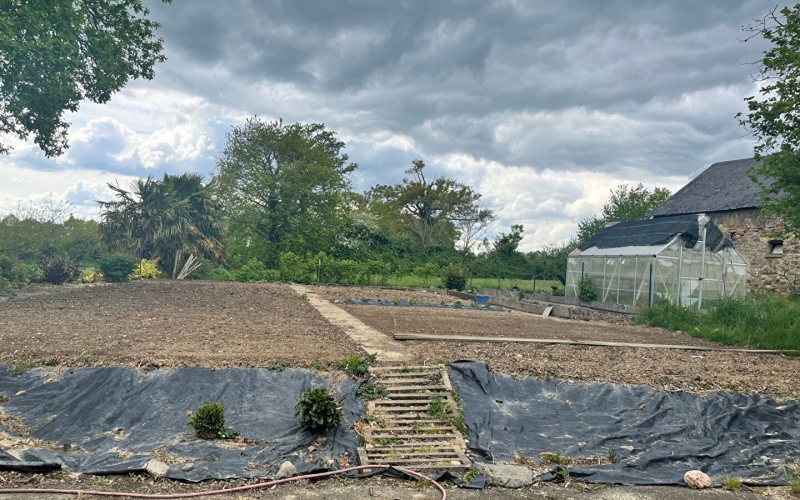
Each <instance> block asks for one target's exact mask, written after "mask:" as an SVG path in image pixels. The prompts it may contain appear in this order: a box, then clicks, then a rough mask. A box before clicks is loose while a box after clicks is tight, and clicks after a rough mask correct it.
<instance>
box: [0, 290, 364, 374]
mask: <svg viewBox="0 0 800 500" xmlns="http://www.w3.org/2000/svg"><path fill="white" fill-rule="evenodd" d="M357 351H358V347H357V346H356V344H355V343H353V342H352V341H351V340H350V338H349V337H348V336H347V335H346V334H344V333H343V332H342V331H341V330H339V329H338V328H336V327H334V326H332V325H331V324H330V323H328V322H327V321H326V320H325V319H324V318H323V317H322V316H320V315H319V313H317V311H316V310H315V309H314V308H313V307H312V306H311V305H309V304H308V302H306V301H303V300H301V299H300V298H299V297H298V296H297V294H296V293H294V292H293V291H292V290H291V289H290V288H288V287H286V286H283V285H270V284H255V283H253V284H250V283H221V282H201V281H139V282H133V283H124V284H115V285H106V286H85V287H75V288H70V289H67V290H62V291H60V292H58V293H48V294H33V295H30V296H24V297H23V296H20V297H18V298H15V299H11V300H7V301H5V302H2V303H0V359H5V360H15V359H20V358H35V359H37V360H39V362H47V363H48V364H72V365H76V364H77V365H81V364H92V365H102V364H113V365H128V366H151V367H152V366H167V367H175V366H186V365H198V364H199V365H205V366H218V367H225V366H266V365H267V364H271V363H277V362H279V361H284V360H285V361H288V363H289V366H293V367H296V366H303V367H308V366H311V363H312V362H314V361H338V360H340V359H342V358H344V357H346V356H348V355H350V354H352V353H354V352H357Z"/></svg>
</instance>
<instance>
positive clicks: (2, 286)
mask: <svg viewBox="0 0 800 500" xmlns="http://www.w3.org/2000/svg"><path fill="white" fill-rule="evenodd" d="M4 293H8V294H9V295H15V294H16V292H15V291H14V289H13V288H11V282H10V281H8V278H6V277H4V276H0V294H4Z"/></svg>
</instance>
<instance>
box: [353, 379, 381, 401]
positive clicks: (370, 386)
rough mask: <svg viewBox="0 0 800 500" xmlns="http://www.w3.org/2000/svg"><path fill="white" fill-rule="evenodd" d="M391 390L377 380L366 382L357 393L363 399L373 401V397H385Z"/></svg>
mask: <svg viewBox="0 0 800 500" xmlns="http://www.w3.org/2000/svg"><path fill="white" fill-rule="evenodd" d="M388 394H389V392H388V391H387V390H386V388H385V387H382V386H380V385H378V384H376V383H375V382H367V383H366V384H364V385H362V386H361V387H359V388H358V391H356V395H357V396H358V397H360V398H361V399H364V400H366V401H372V400H373V399H383V398H385V397H386V396H387V395H388Z"/></svg>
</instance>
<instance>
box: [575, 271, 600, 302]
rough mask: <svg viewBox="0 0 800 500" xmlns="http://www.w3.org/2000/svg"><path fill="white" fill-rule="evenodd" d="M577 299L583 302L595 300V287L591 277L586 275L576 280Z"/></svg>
mask: <svg viewBox="0 0 800 500" xmlns="http://www.w3.org/2000/svg"><path fill="white" fill-rule="evenodd" d="M578 298H579V299H580V300H582V301H584V302H592V301H595V300H597V287H596V286H595V285H594V280H593V279H592V277H591V276H589V275H588V274H585V275H584V276H583V277H582V278H581V279H579V280H578Z"/></svg>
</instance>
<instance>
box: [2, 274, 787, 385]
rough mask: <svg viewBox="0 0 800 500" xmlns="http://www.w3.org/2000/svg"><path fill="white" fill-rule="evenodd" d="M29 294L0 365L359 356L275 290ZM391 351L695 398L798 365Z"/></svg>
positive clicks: (511, 332) (415, 326)
mask: <svg viewBox="0 0 800 500" xmlns="http://www.w3.org/2000/svg"><path fill="white" fill-rule="evenodd" d="M313 290H314V292H316V293H317V294H318V295H319V296H320V297H321V298H324V299H328V300H332V299H333V300H336V299H345V298H359V299H360V298H376V299H382V300H392V299H393V298H394V297H398V298H401V299H410V298H411V297H412V296H413V295H416V296H418V297H420V298H421V300H425V298H428V297H425V294H427V293H428V292H406V291H399V290H382V289H378V288H344V287H313ZM34 292H35V293H32V294H29V295H26V296H23V295H22V294H21V295H20V297H18V298H15V299H11V300H8V301H5V302H0V360H5V361H14V360H19V359H24V358H34V359H35V360H37V363H38V364H42V363H47V364H61V365H72V366H80V365H85V364H91V365H103V364H108V365H126V366H140V367H158V366H164V367H178V366H186V365H204V366H216V367H227V366H262V367H263V366H267V365H269V364H272V363H277V362H279V361H287V362H288V363H289V366H291V367H310V366H311V364H312V363H314V362H315V361H318V362H323V361H338V360H341V359H343V358H344V357H346V356H348V355H350V354H352V353H354V352H358V346H357V345H356V343H355V342H353V341H352V340H351V339H350V337H349V336H348V335H347V334H346V333H345V332H344V331H343V330H341V329H340V328H338V327H336V326H333V325H332V324H331V323H329V322H328V321H327V320H326V319H325V318H323V317H322V316H321V315H320V314H319V313H318V312H317V311H316V310H315V309H314V308H313V307H312V306H311V304H310V303H309V302H307V301H303V300H301V299H300V298H299V297H298V294H297V293H295V292H294V291H293V290H292V289H291V288H289V287H288V286H286V285H277V284H275V285H271V284H256V283H252V284H250V283H222V282H198V281H183V282H175V281H141V282H134V283H126V284H118V285H104V286H84V287H71V288H67V289H58V290H52V291H49V292H48V291H46V290H44V291H34ZM56 292H57V293H56ZM430 295H431V297H430V298H440V296H438V295H433V294H430ZM362 296H363V297H362ZM423 297H425V298H423ZM445 299H447V300H448V301H449V302H451V303H452V302H454V301H455V300H454V298H453V297H447V298H445ZM439 301H441V300H439ZM341 307H342V309H344V310H346V311H348V312H349V313H350V314H352V315H353V316H355V317H356V318H358V319H360V320H361V321H363V322H364V323H365V324H367V325H368V326H370V327H372V328H374V329H375V330H377V331H378V332H380V333H381V334H383V335H386V336H387V337H388V338H391V333H392V331H393V329H394V321H395V320H397V328H398V330H400V331H404V332H410V333H439V334H455V333H458V334H474V335H490V336H497V335H502V336H530V337H539V338H562V339H573V340H581V339H598V340H608V341H618V342H647V343H669V344H687V345H709V344H710V342H708V341H705V340H701V339H696V338H693V337H689V336H686V335H681V334H675V333H672V332H666V331H664V330H660V329H654V328H648V327H639V326H632V325H612V324H608V323H601V322H587V321H565V320H558V319H552V318H541V317H538V316H534V315H528V314H525V313H520V312H504V313H493V312H489V311H467V310H463V311H462V310H441V309H430V310H428V309H421V308H394V307H374V306H341ZM397 348H398V349H401V350H402V351H403V352H406V353H408V354H409V355H410V361H411V362H414V363H422V362H425V363H434V362H437V361H439V360H445V361H454V360H459V359H469V360H474V361H486V362H488V363H489V365H490V366H491V367H492V369H493V370H495V371H497V372H502V373H507V374H512V375H521V376H526V375H530V376H539V377H560V378H566V379H574V380H584V381H609V382H620V383H631V384H644V385H650V386H653V387H657V388H664V389H668V390H677V389H683V390H688V391H692V392H699V393H702V392H706V391H712V390H725V389H727V390H734V389H736V390H748V391H758V392H762V393H772V394H780V395H787V396H790V395H791V394H792V393H795V394H797V393H800V358H795V359H788V358H786V357H784V356H779V355H759V354H741V353H726V352H697V351H663V350H659V349H640V348H608V347H584V346H564V345H561V346H559V345H548V346H544V345H530V344H528V345H526V344H510V343H509V344H506V343H480V342H429V341H405V342H402V343H397Z"/></svg>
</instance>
